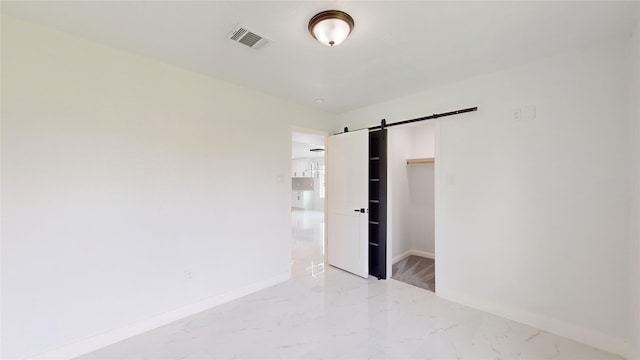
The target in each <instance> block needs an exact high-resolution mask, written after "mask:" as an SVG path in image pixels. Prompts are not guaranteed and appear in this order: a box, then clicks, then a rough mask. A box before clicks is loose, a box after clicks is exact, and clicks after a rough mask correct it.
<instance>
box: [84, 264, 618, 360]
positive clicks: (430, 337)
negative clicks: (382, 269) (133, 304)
mask: <svg viewBox="0 0 640 360" xmlns="http://www.w3.org/2000/svg"><path fill="white" fill-rule="evenodd" d="M80 358H81V359H236V358H240V359H266V358H269V359H272V358H290V359H322V358H329V359H363V358H371V359H389V358H405V359H406V358H416V359H417V358H420V359H620V358H619V357H617V356H615V355H612V354H608V353H605V352H602V351H599V350H596V349H594V348H591V347H589V346H586V345H582V344H579V343H576V342H574V341H571V340H568V339H565V338H562V337H559V336H556V335H552V334H549V333H546V332H544V331H540V330H537V329H535V328H532V327H529V326H526V325H522V324H519V323H516V322H513V321H510V320H506V319H503V318H500V317H497V316H493V315H490V314H488V313H485V312H482V311H478V310H474V309H471V308H468V307H465V306H462V305H458V304H456V303H453V302H450V301H447V300H444V299H441V298H438V297H437V296H436V295H435V294H434V293H432V292H430V291H427V290H424V289H421V288H418V287H415V286H412V285H408V284H405V283H402V282H399V281H396V280H393V279H389V280H377V279H371V278H370V279H362V278H359V277H357V276H355V275H352V274H349V273H346V272H344V271H341V270H338V269H335V268H331V267H328V268H327V269H326V271H324V272H322V273H320V274H318V275H317V276H316V277H313V276H299V277H294V278H292V279H291V280H289V281H287V282H284V283H282V284H279V285H276V286H273V287H270V288H268V289H264V290H262V291H259V292H256V293H254V294H251V295H249V296H246V297H243V298H241V299H237V300H234V301H231V302H229V303H226V304H223V305H221V306H217V307H215V308H212V309H209V310H207V311H204V312H202V313H199V314H196V315H193V316H190V317H187V318H184V319H182V320H179V321H176V322H174V323H171V324H169V325H166V326H163V327H160V328H158V329H155V330H152V331H149V332H147V333H144V334H141V335H138V336H135V337H132V338H130V339H127V340H125V341H122V342H119V343H117V344H114V345H111V346H108V347H106V348H103V349H101V350H98V351H95V352H93V353H89V354H86V355H84V356H82V357H80Z"/></svg>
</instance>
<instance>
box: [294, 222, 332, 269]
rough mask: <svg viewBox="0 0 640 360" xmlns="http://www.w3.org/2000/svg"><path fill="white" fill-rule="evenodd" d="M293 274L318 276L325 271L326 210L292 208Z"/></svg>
mask: <svg viewBox="0 0 640 360" xmlns="http://www.w3.org/2000/svg"><path fill="white" fill-rule="evenodd" d="M291 237H292V254H291V273H292V276H294V277H297V276H307V275H309V274H310V275H312V276H316V275H317V274H319V273H322V272H323V271H324V266H325V264H324V261H325V260H324V254H325V253H324V212H322V211H314V210H301V209H292V210H291Z"/></svg>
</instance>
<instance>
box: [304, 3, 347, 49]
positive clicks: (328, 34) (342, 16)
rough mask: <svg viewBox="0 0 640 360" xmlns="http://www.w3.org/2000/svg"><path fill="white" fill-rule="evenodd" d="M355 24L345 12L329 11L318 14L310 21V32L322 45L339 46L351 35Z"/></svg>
mask: <svg viewBox="0 0 640 360" xmlns="http://www.w3.org/2000/svg"><path fill="white" fill-rule="evenodd" d="M354 26H355V23H354V22H353V18H352V17H351V16H350V15H349V14H347V13H346V12H344V11H340V10H327V11H323V12H320V13H317V14H316V15H315V16H314V17H312V18H311V20H309V32H310V33H311V35H313V37H314V38H316V40H318V41H319V42H320V43H321V44H323V45H327V46H334V45H338V44H340V43H341V42H343V41H344V39H346V38H347V36H349V34H351V31H352V30H353V27H354Z"/></svg>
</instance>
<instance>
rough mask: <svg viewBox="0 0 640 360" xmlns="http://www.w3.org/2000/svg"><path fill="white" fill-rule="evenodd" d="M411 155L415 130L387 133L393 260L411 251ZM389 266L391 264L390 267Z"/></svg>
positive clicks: (389, 210) (388, 226) (388, 216)
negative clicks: (412, 131) (408, 162)
mask: <svg viewBox="0 0 640 360" xmlns="http://www.w3.org/2000/svg"><path fill="white" fill-rule="evenodd" d="M410 154H411V131H410V129H407V128H403V127H395V128H389V129H388V130H387V241H389V242H390V243H391V259H392V260H398V258H399V257H400V256H402V255H403V254H404V253H406V252H407V251H409V250H411V212H410V211H411V198H410V192H409V191H410V188H409V177H408V174H407V165H406V159H407V158H409V156H410ZM388 265H389V264H388Z"/></svg>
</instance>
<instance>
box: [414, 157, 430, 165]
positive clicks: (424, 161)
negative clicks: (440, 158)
mask: <svg viewBox="0 0 640 360" xmlns="http://www.w3.org/2000/svg"><path fill="white" fill-rule="evenodd" d="M435 161H436V159H434V158H422V159H407V165H425V164H433V163H435Z"/></svg>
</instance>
